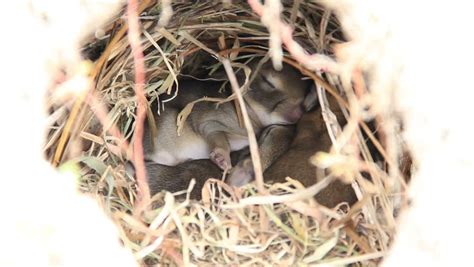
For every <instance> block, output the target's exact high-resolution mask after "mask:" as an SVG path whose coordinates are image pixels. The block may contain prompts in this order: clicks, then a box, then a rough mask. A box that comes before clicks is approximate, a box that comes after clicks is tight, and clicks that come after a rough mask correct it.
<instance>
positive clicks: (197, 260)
mask: <svg viewBox="0 0 474 267" xmlns="http://www.w3.org/2000/svg"><path fill="white" fill-rule="evenodd" d="M163 2H166V1H163ZM165 4H166V3H165ZM165 7H166V5H165ZM169 7H171V8H172V10H173V16H172V17H171V18H169V19H167V18H166V17H165V16H163V14H165V15H166V8H163V7H162V5H161V4H160V3H154V2H153V1H143V2H142V3H141V5H140V7H139V10H140V14H141V15H140V22H141V27H142V33H143V34H142V36H141V39H140V40H141V47H142V49H143V54H144V63H145V70H146V72H145V74H146V77H147V80H146V84H145V87H144V91H145V96H146V98H147V101H148V104H150V103H152V102H153V101H156V100H157V99H161V100H163V99H172V98H173V94H171V92H172V90H171V88H172V86H173V84H174V83H175V81H176V79H177V77H178V76H179V75H193V76H201V77H205V76H206V75H208V74H209V73H212V72H214V71H215V70H216V69H217V68H218V67H219V66H220V62H219V61H218V60H217V58H216V57H217V56H216V55H218V56H225V57H228V58H230V59H231V60H240V61H245V60H246V59H250V58H252V57H256V56H265V55H267V54H269V45H268V43H269V38H270V35H269V32H268V29H267V27H265V26H264V25H263V24H262V23H261V21H260V17H259V16H257V15H256V14H255V13H253V12H252V9H251V8H250V6H249V5H248V4H247V3H246V2H243V1H233V2H232V3H227V2H226V1H222V2H221V1H173V2H172V3H171V4H170V6H169ZM124 14H125V9H124V11H123V12H122V14H120V15H119V16H117V17H116V18H115V19H114V20H113V21H112V22H111V23H110V24H109V25H108V26H107V28H106V30H105V31H104V32H105V33H104V34H103V36H100V38H98V37H95V38H91V39H90V40H88V42H87V44H85V45H84V54H87V56H88V57H89V58H90V59H91V60H92V61H95V62H96V64H95V68H94V69H93V74H92V76H93V77H94V78H95V82H96V86H95V88H93V89H92V90H91V92H92V93H89V95H88V97H87V98H84V99H80V100H78V101H77V102H76V105H75V106H74V107H73V108H72V109H71V111H69V112H68V111H65V110H64V109H56V111H58V110H61V112H62V113H61V114H60V115H58V112H55V113H53V115H54V116H53V115H52V118H53V119H54V120H56V126H57V127H55V128H54V129H53V130H51V132H50V135H49V137H48V142H47V147H46V151H47V153H48V157H49V158H50V159H51V161H52V162H55V163H56V164H60V163H63V162H66V161H72V162H76V163H79V164H80V165H79V166H80V171H79V173H80V179H79V185H80V189H81V190H82V191H84V192H86V193H88V194H91V195H93V196H94V197H96V198H97V200H98V201H99V202H100V203H101V204H102V205H103V207H104V209H105V210H106V211H107V213H108V214H110V216H111V217H112V218H113V220H114V221H115V222H116V223H117V225H118V228H119V229H120V237H121V240H122V242H123V244H124V245H125V246H126V247H128V248H130V249H131V250H132V251H133V252H134V254H135V256H136V258H137V260H138V261H139V262H140V263H141V264H143V265H153V264H157V263H160V264H173V265H183V264H185V265H189V264H202V265H208V264H209V265H210V264H212V265H214V264H222V265H228V264H232V265H234V264H235V265H237V264H239V265H240V264H255V265H294V264H302V265H305V264H314V263H332V264H336V265H344V264H350V263H354V264H355V265H373V264H377V263H378V262H379V261H380V260H381V259H382V257H383V256H384V255H385V253H386V251H387V248H388V247H389V245H390V243H391V241H392V239H393V236H394V230H395V229H394V226H395V224H394V208H393V207H394V205H395V203H394V202H393V198H390V194H391V193H392V192H389V190H388V189H387V183H388V182H387V181H389V180H390V179H395V178H393V175H399V174H393V173H389V172H388V171H387V170H386V168H374V167H373V166H377V165H376V164H375V163H374V162H373V160H372V159H371V157H370V156H367V157H363V158H362V159H361V158H360V157H359V154H358V153H354V154H346V155H343V156H344V157H342V156H341V157H342V159H343V162H345V164H339V165H337V166H336V167H334V166H333V170H334V171H335V172H339V173H345V174H346V175H345V176H352V177H356V178H353V179H352V182H353V184H354V188H355V189H356V191H357V193H358V196H359V198H360V201H359V202H357V203H356V204H355V205H354V206H352V207H350V208H349V207H348V205H345V204H342V205H339V206H337V207H336V208H334V209H332V210H329V209H325V208H323V207H321V206H320V205H318V204H317V203H316V202H315V200H314V199H313V198H312V197H307V198H304V199H300V200H298V201H297V202H295V201H294V200H293V199H292V197H291V196H295V195H297V194H299V193H300V192H302V190H303V189H304V187H303V186H302V185H301V183H299V182H298V181H297V180H293V179H288V180H287V182H286V183H278V184H266V185H265V188H266V189H267V190H268V192H270V193H271V194H272V195H273V196H271V197H263V198H262V197H260V195H259V193H258V190H257V188H256V186H255V185H254V184H253V183H252V184H249V185H248V186H246V187H243V188H242V189H241V192H240V196H239V197H237V199H240V200H241V201H240V202H239V201H236V198H235V197H232V189H229V188H228V186H226V185H225V184H224V183H223V182H221V181H219V180H213V179H211V180H209V181H208V182H207V183H206V185H205V186H204V189H203V190H204V195H206V196H208V197H206V198H204V199H203V200H202V201H194V200H190V199H189V198H185V199H184V200H178V199H176V195H186V192H177V193H174V194H171V193H169V192H162V193H159V194H157V195H155V196H153V198H152V202H153V205H152V207H153V208H152V209H147V210H146V212H144V213H141V214H140V215H139V216H134V215H133V214H134V209H135V205H136V202H137V184H136V181H135V179H134V178H133V177H129V176H128V175H126V174H125V171H124V168H123V164H124V162H126V161H127V160H128V159H129V158H130V153H131V148H130V146H128V148H127V146H124V144H125V143H126V142H124V140H128V142H129V143H133V142H134V129H135V127H136V115H135V114H136V110H137V107H138V104H137V103H139V101H137V97H136V95H135V92H134V88H135V80H134V73H135V70H136V69H135V64H134V60H133V56H132V50H131V48H130V45H129V39H128V38H127V35H126V29H127V23H126V21H127V20H126V18H125V17H124V16H123V15H124ZM281 17H282V19H283V21H285V22H286V23H287V24H288V25H291V26H292V28H293V29H294V32H293V38H294V39H295V40H296V41H297V42H298V43H299V44H300V45H301V46H302V47H304V48H305V49H306V50H307V51H308V52H309V53H316V52H317V53H322V54H326V55H328V56H332V57H333V56H334V55H333V52H332V51H333V50H332V48H333V47H334V45H337V44H340V43H343V42H344V41H345V40H344V38H343V34H342V31H341V29H340V26H339V23H338V21H337V19H336V18H335V17H334V16H333V15H332V14H331V12H330V11H329V10H326V9H324V8H323V7H322V6H320V5H318V4H317V3H313V1H294V2H293V1H284V3H283V12H282V13H281ZM165 20H167V21H165ZM165 22H166V26H165V27H162V24H164V23H165ZM284 52H285V51H284ZM285 57H286V58H287V59H289V60H290V61H291V60H292V58H291V56H290V55H289V54H288V53H287V52H285ZM202 66H209V67H208V68H202ZM304 71H306V72H305V73H309V71H308V70H304ZM312 77H313V78H317V79H318V82H319V83H321V81H325V84H326V85H325V87H324V89H326V90H330V91H331V92H330V93H332V94H338V95H341V97H340V100H341V103H343V104H344V106H345V107H346V108H347V110H346V111H350V106H348V105H347V102H346V101H345V100H344V99H347V98H346V96H344V94H343V92H344V90H345V89H344V88H345V87H347V85H346V86H344V85H343V84H342V83H341V81H340V79H339V78H338V77H337V76H334V75H330V74H321V73H317V74H315V73H313V75H312ZM351 90H352V89H351ZM78 103H79V104H78ZM84 103H86V104H84ZM87 104H88V105H87ZM89 107H93V108H92V109H90V108H89ZM106 110H108V111H107V112H105V111H106ZM101 112H102V115H103V116H102V117H103V118H102V120H103V122H104V121H105V124H103V127H102V124H101V123H100V122H99V120H98V119H97V118H98V117H100V115H99V114H101ZM148 112H166V109H164V110H163V109H160V110H152V109H151V108H150V105H149V107H148ZM191 112H192V111H191ZM94 114H95V115H94ZM346 115H347V120H348V121H349V122H350V121H351V118H350V112H346ZM104 119H105V120H104ZM360 125H361V127H360V130H359V128H357V130H353V133H357V134H353V135H354V136H355V137H354V141H353V142H352V143H350V142H348V143H347V146H350V145H354V144H355V145H356V146H358V147H360V149H361V150H362V151H361V153H362V154H365V155H370V152H369V151H368V149H367V141H366V139H371V140H372V142H374V143H376V144H377V145H378V148H379V150H381V151H384V147H383V146H381V145H380V143H379V142H378V141H377V140H376V138H375V137H374V135H373V134H371V132H370V131H369V130H368V129H369V127H367V125H366V124H364V123H361V124H360ZM362 125H363V126H362ZM102 129H103V131H102ZM361 132H365V133H366V134H368V136H369V137H367V138H364V137H363V136H364V135H362V134H361ZM365 136H367V135H365ZM68 137H69V138H68ZM124 147H125V148H124ZM330 159H331V158H330V157H328V160H330ZM332 159H334V158H332ZM362 163H363V164H362ZM362 165H364V166H365V167H362ZM374 169H375V170H374ZM364 173H365V174H367V173H368V174H370V177H371V180H367V179H364V178H363V177H362V174H364ZM190 186H192V185H190ZM222 191H227V192H231V193H230V196H229V195H226V194H219V192H222ZM288 194H293V195H288ZM91 242H93V241H91Z"/></svg>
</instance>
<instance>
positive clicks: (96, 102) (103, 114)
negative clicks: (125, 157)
mask: <svg viewBox="0 0 474 267" xmlns="http://www.w3.org/2000/svg"><path fill="white" fill-rule="evenodd" d="M91 92H92V91H91ZM86 103H87V104H88V105H89V107H90V108H91V110H92V112H94V114H95V116H96V117H97V118H98V119H99V121H100V123H101V124H102V126H103V127H104V126H106V125H107V124H108V122H109V121H108V118H107V108H106V107H105V105H104V104H103V102H102V101H100V99H99V97H98V96H97V95H96V94H95V93H91V94H90V95H89V97H88V98H87V99H86ZM107 132H109V133H110V134H111V135H112V136H114V137H115V138H117V139H118V140H120V144H118V145H119V147H120V148H121V151H120V152H122V151H128V142H127V140H126V139H125V138H124V137H123V136H122V133H121V132H120V130H119V129H118V128H117V125H115V124H112V125H110V128H109V129H107ZM132 157H133V155H132Z"/></svg>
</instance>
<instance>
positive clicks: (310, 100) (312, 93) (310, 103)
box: [303, 83, 319, 111]
mask: <svg viewBox="0 0 474 267" xmlns="http://www.w3.org/2000/svg"><path fill="white" fill-rule="evenodd" d="M318 103H319V102H318V94H317V92H316V85H315V84H314V83H312V84H311V86H310V88H309V92H308V94H307V95H306V97H305V99H304V102H303V106H304V109H305V110H306V111H309V110H311V109H313V108H314V107H315V106H316V105H317V104H318Z"/></svg>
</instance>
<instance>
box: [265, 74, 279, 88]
mask: <svg viewBox="0 0 474 267" xmlns="http://www.w3.org/2000/svg"><path fill="white" fill-rule="evenodd" d="M262 79H263V81H264V82H265V83H266V84H267V85H268V86H270V87H271V88H272V89H276V87H275V85H274V84H273V83H272V82H270V81H269V80H268V79H267V77H265V76H263V75H262Z"/></svg>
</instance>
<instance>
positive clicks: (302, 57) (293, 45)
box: [248, 0, 339, 73]
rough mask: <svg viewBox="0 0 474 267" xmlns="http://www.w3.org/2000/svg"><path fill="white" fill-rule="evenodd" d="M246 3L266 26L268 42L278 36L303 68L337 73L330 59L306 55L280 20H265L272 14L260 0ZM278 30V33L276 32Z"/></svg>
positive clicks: (290, 30) (324, 56) (250, 0)
mask: <svg viewBox="0 0 474 267" xmlns="http://www.w3.org/2000/svg"><path fill="white" fill-rule="evenodd" d="M248 3H249V5H250V7H251V8H252V10H253V11H254V12H255V13H256V14H257V15H258V16H260V17H261V18H262V23H263V24H264V25H265V26H267V28H268V29H269V32H270V40H273V39H272V38H276V37H272V35H275V34H277V35H279V36H278V38H281V41H282V42H283V44H284V45H285V47H286V49H287V50H288V52H289V53H290V54H291V55H292V56H293V58H294V59H296V60H297V61H298V62H300V63H301V64H303V65H304V66H305V67H307V68H308V69H311V70H317V71H327V72H332V73H338V72H339V71H338V69H339V67H338V64H337V63H336V62H335V61H334V60H333V59H331V58H330V57H328V56H326V55H323V54H311V55H310V54H308V53H307V52H306V51H305V49H304V48H303V47H301V45H299V44H298V43H297V42H296V41H295V40H294V39H293V37H292V34H293V30H292V29H291V27H290V26H289V25H288V24H286V23H285V22H283V21H281V19H279V18H277V17H275V16H272V18H273V19H272V20H266V19H264V18H266V16H267V15H266V13H272V12H274V11H272V10H270V8H269V7H270V5H269V6H263V5H262V3H261V2H260V0H248ZM277 29H279V31H278V30H277Z"/></svg>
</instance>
